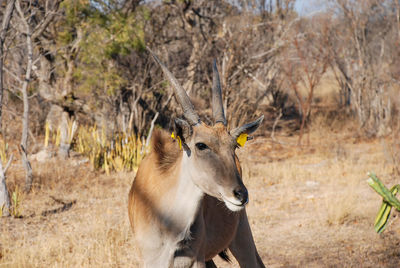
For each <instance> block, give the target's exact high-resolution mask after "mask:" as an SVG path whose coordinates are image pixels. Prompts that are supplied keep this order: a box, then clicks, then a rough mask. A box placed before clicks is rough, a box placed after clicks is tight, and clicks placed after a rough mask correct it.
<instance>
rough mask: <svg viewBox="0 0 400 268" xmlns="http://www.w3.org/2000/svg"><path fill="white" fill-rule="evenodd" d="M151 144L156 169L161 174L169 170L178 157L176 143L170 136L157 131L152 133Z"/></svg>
mask: <svg viewBox="0 0 400 268" xmlns="http://www.w3.org/2000/svg"><path fill="white" fill-rule="evenodd" d="M151 144H152V148H151V150H152V153H154V155H155V157H156V160H157V167H158V168H159V169H160V171H162V172H165V171H167V170H169V169H170V168H171V167H172V166H173V165H174V164H175V163H176V161H177V159H178V157H179V153H180V149H179V143H178V141H177V140H176V139H173V138H171V134H169V133H168V132H166V131H164V130H161V129H157V130H155V131H154V134H153V137H152V140H151Z"/></svg>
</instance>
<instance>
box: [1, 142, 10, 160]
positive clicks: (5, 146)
mask: <svg viewBox="0 0 400 268" xmlns="http://www.w3.org/2000/svg"><path fill="white" fill-rule="evenodd" d="M7 151H8V143H6V142H5V141H4V140H3V139H2V138H0V160H1V161H2V162H3V164H4V165H5V164H6V163H7V161H8V159H7Z"/></svg>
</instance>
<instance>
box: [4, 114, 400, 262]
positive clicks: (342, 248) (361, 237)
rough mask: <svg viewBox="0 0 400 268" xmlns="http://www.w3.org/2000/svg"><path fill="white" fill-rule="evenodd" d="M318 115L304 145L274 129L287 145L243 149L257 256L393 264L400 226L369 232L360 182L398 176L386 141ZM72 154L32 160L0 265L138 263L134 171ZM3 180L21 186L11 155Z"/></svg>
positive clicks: (370, 204)
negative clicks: (108, 171)
mask: <svg viewBox="0 0 400 268" xmlns="http://www.w3.org/2000/svg"><path fill="white" fill-rule="evenodd" d="M315 122H318V120H315ZM319 122H320V123H318V124H319V125H318V124H317V123H316V124H317V125H314V126H313V128H312V129H313V131H312V132H311V133H309V134H306V137H305V140H307V139H309V141H310V144H309V145H307V146H305V147H303V148H297V147H295V146H291V145H289V144H292V143H296V141H297V137H285V136H279V135H278V134H276V138H277V139H278V140H280V141H282V142H283V143H284V144H283V145H282V144H277V143H273V142H272V141H271V140H270V139H267V138H258V139H256V140H254V141H252V142H249V144H248V145H247V146H246V147H245V148H243V149H240V153H239V157H240V158H241V160H242V166H243V169H244V181H245V184H246V185H247V186H248V189H249V193H250V198H251V201H250V204H249V206H248V214H249V219H250V223H251V225H252V229H253V233H254V237H255V240H256V244H257V247H258V249H259V252H260V255H261V256H262V258H263V260H264V262H265V264H266V265H267V266H269V267H398V266H399V264H400V247H399V244H400V239H399V231H400V229H399V225H398V223H397V220H394V219H392V220H391V222H392V224H390V225H389V226H388V227H387V230H386V231H385V232H384V234H383V235H377V234H376V233H375V232H374V229H373V222H374V217H375V214H376V212H377V210H378V208H379V206H380V202H381V200H380V198H379V197H378V195H377V194H375V193H374V192H373V191H372V189H370V188H369V186H368V184H367V183H366V173H367V171H374V172H375V173H376V174H378V176H380V178H381V179H382V180H383V181H384V182H385V183H386V184H387V185H389V186H391V185H393V184H394V183H395V181H396V180H397V183H398V178H395V176H394V175H393V174H394V173H393V170H395V169H394V166H393V162H390V161H388V160H386V159H387V158H386V157H385V148H384V146H382V144H383V143H382V141H379V140H367V141H363V140H360V139H357V138H354V135H353V133H352V132H351V131H352V129H351V125H350V126H347V127H348V128H347V129H346V127H345V126H343V125H342V126H341V127H340V129H338V131H336V127H335V126H336V125H340V122H333V123H332V124H330V127H327V126H326V125H325V124H324V123H323V122H325V120H320V121H319ZM335 124H336V125H335ZM343 132H344V133H345V134H342V133H343ZM307 135H308V137H307ZM391 142H392V141H391V140H385V143H386V144H391ZM304 144H307V142H305V143H304ZM78 160H79V158H73V159H71V160H68V161H66V162H65V161H61V160H50V161H49V162H47V163H37V162H34V163H33V170H34V171H35V179H36V184H35V186H34V189H33V192H32V193H31V194H29V195H25V194H23V195H22V205H21V213H22V216H23V217H22V218H20V219H15V218H6V219H0V221H1V226H0V232H1V235H0V250H1V251H0V267H139V262H138V257H137V254H136V251H135V246H134V241H133V239H132V235H131V232H130V230H129V224H128V218H127V194H128V191H129V187H130V184H131V181H132V179H133V177H134V174H133V173H119V174H112V175H111V176H107V175H105V174H101V173H98V172H94V171H93V170H92V169H91V168H90V167H89V166H88V164H87V163H80V162H79V161H78ZM8 183H9V185H10V188H11V190H14V189H15V186H16V185H22V183H23V172H22V167H21V166H20V165H19V162H17V161H14V165H13V167H12V168H11V169H10V173H9V181H8ZM55 199H61V200H63V201H64V202H65V203H68V202H71V201H74V200H76V203H74V204H72V206H71V207H70V208H68V209H65V210H64V211H57V212H54V213H51V211H53V210H55V209H57V208H60V207H62V206H63V204H61V203H60V202H58V201H55ZM44 212H45V213H44ZM43 213H44V214H46V215H45V216H43ZM218 265H219V267H237V264H235V263H233V264H226V263H223V262H221V261H218Z"/></svg>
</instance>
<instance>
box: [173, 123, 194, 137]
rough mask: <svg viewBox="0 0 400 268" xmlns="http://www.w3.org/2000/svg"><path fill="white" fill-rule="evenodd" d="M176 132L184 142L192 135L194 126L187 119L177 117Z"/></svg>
mask: <svg viewBox="0 0 400 268" xmlns="http://www.w3.org/2000/svg"><path fill="white" fill-rule="evenodd" d="M174 121H175V133H176V136H177V137H179V138H180V139H181V140H182V142H183V143H186V141H187V140H188V139H189V138H190V136H192V133H193V129H192V126H190V124H189V123H188V122H186V121H185V120H182V119H179V118H175V120H174Z"/></svg>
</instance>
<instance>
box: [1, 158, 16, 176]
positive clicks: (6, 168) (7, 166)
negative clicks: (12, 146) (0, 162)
mask: <svg viewBox="0 0 400 268" xmlns="http://www.w3.org/2000/svg"><path fill="white" fill-rule="evenodd" d="M13 158H14V155H11V156H10V159H9V160H8V162H7V165H6V167H5V168H4V170H3V173H4V176H5V175H6V173H7V170H8V168H9V167H10V166H11V162H12V160H13Z"/></svg>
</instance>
